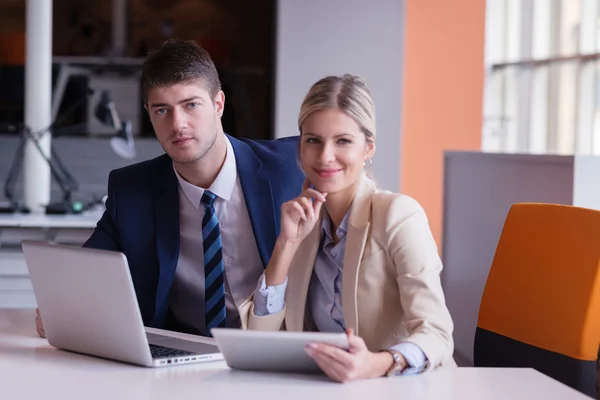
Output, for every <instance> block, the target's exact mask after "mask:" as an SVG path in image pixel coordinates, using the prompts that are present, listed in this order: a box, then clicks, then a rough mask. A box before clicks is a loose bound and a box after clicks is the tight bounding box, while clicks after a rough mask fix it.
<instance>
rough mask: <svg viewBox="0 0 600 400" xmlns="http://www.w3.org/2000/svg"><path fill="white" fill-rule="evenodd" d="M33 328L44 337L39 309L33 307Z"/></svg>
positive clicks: (44, 332)
mask: <svg viewBox="0 0 600 400" xmlns="http://www.w3.org/2000/svg"><path fill="white" fill-rule="evenodd" d="M35 330H36V331H37V333H38V335H40V337H43V338H45V337H46V331H45V330H44V324H43V323H42V317H41V316H40V309H39V308H36V309H35Z"/></svg>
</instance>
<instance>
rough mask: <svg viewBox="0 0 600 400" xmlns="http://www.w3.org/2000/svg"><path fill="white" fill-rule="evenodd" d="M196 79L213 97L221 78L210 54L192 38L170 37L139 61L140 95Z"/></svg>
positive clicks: (218, 87) (145, 95) (219, 88)
mask: <svg viewBox="0 0 600 400" xmlns="http://www.w3.org/2000/svg"><path fill="white" fill-rule="evenodd" d="M192 82H199V83H200V84H202V85H204V87H205V89H206V90H207V91H208V93H209V94H210V96H211V99H214V98H215V96H216V95H217V93H218V92H219V90H221V81H220V80H219V74H218V72H217V68H216V67H215V64H214V63H213V61H212V59H211V57H210V54H208V52H207V51H206V50H204V49H203V48H202V47H201V46H199V45H198V44H196V43H195V42H193V41H186V40H179V39H170V40H167V41H166V42H165V43H163V45H162V46H160V47H159V48H158V49H157V50H154V51H152V52H150V53H149V54H148V57H147V58H146V60H145V61H144V64H143V65H142V78H141V84H142V96H143V98H144V103H147V102H148V94H149V93H150V90H152V89H155V88H158V87H165V86H171V85H176V84H180V83H192Z"/></svg>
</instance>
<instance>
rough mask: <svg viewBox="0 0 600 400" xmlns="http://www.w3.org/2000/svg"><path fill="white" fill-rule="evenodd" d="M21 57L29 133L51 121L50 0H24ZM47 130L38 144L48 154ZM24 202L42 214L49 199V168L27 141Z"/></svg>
mask: <svg viewBox="0 0 600 400" xmlns="http://www.w3.org/2000/svg"><path fill="white" fill-rule="evenodd" d="M26 21H27V22H26V23H27V39H26V45H25V47H26V53H25V54H26V60H25V125H26V126H27V127H29V128H30V129H31V131H32V132H36V131H39V130H41V129H44V128H46V127H48V126H49V125H50V124H51V123H52V121H51V119H52V117H51V116H52V0H27V16H26ZM50 135H51V134H50V132H45V133H44V134H43V135H42V136H41V138H40V140H39V144H40V147H41V148H42V150H43V151H44V153H45V154H46V156H47V157H50V138H51V136H50ZM23 163H24V165H23V180H24V201H25V205H26V206H27V207H28V208H29V209H30V210H31V212H32V213H43V212H44V207H45V206H46V205H47V204H48V203H49V202H50V167H49V166H48V163H47V162H46V160H45V159H44V158H43V157H42V155H41V154H40V152H39V150H38V149H37V148H36V146H35V143H34V142H33V141H31V140H29V141H28V142H27V144H26V146H25V158H24V160H23Z"/></svg>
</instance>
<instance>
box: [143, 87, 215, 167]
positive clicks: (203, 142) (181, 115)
mask: <svg viewBox="0 0 600 400" xmlns="http://www.w3.org/2000/svg"><path fill="white" fill-rule="evenodd" d="M224 105H225V95H224V94H223V92H222V91H219V93H217V95H216V96H215V98H214V99H213V98H211V96H210V93H209V92H208V91H207V90H206V88H205V86H204V85H202V82H201V81H197V82H191V83H178V84H174V85H171V86H163V87H157V88H154V89H151V90H150V91H149V93H148V101H147V103H146V105H145V108H146V110H147V111H148V115H149V116H150V121H151V122H152V126H153V127H154V132H155V133H156V137H157V138H158V141H159V142H160V144H161V146H162V148H163V149H164V150H165V152H166V153H167V154H168V155H169V156H170V157H171V159H172V160H173V161H175V162H176V163H180V164H186V163H193V162H195V161H198V160H200V159H201V158H202V157H204V156H205V155H206V154H207V153H208V152H209V151H210V150H211V148H212V146H213V145H214V143H215V140H216V138H217V134H218V132H219V131H220V130H221V122H220V118H221V115H223V107H224Z"/></svg>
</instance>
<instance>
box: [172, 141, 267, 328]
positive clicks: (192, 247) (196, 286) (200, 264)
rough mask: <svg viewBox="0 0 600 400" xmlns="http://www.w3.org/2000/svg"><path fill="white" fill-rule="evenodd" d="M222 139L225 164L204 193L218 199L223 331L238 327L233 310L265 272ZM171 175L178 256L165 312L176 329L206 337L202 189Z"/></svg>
mask: <svg viewBox="0 0 600 400" xmlns="http://www.w3.org/2000/svg"><path fill="white" fill-rule="evenodd" d="M225 139H226V141H227V155H226V157H225V163H224V164H223V167H222V168H221V171H220V172H219V175H217V178H216V179H215V181H214V182H213V184H212V185H211V186H210V188H208V190H210V191H211V192H213V193H214V194H215V195H216V196H217V197H216V199H215V202H214V208H215V212H216V214H217V217H218V219H219V227H220V229H221V241H222V246H223V262H224V266H225V306H226V308H227V323H226V324H227V327H230V328H238V327H240V326H241V324H240V318H239V314H238V310H237V307H238V306H240V305H241V303H242V302H243V301H244V300H245V299H247V298H248V297H249V296H250V295H251V294H252V292H253V291H254V289H255V288H256V281H257V280H258V279H259V277H260V276H261V274H262V273H263V271H264V267H263V264H262V261H261V259H260V255H259V253H258V248H257V246H256V241H255V238H254V232H253V230H252V225H251V223H250V216H249V215H248V209H247V208H246V202H245V200H244V194H243V192H242V187H241V185H240V181H239V178H238V174H237V167H236V161H235V154H234V153H233V147H232V146H231V143H230V142H229V139H227V138H225ZM173 168H175V167H173ZM175 174H176V176H177V179H178V181H179V226H180V250H179V260H178V262H177V269H176V270H175V279H174V281H173V285H172V287H171V292H170V295H169V307H170V309H171V312H172V313H173V315H174V317H175V319H176V320H177V321H178V322H179V323H183V324H185V325H187V326H190V327H193V328H195V329H197V330H198V331H199V332H201V333H205V320H204V314H205V311H204V249H203V246H202V217H203V216H204V206H202V205H201V204H200V199H201V198H202V194H203V193H204V190H206V189H205V188H200V187H198V186H194V185H192V184H190V183H189V182H187V181H185V180H184V179H183V178H182V177H181V176H180V175H179V173H178V172H177V170H175Z"/></svg>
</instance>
